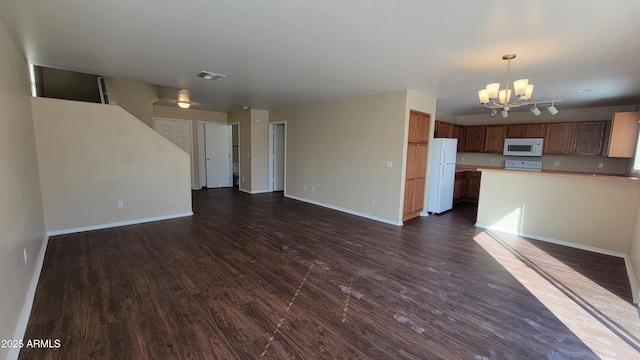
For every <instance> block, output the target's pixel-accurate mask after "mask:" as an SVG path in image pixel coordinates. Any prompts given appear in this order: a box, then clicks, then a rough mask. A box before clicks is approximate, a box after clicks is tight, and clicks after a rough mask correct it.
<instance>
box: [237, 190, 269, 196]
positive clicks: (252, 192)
mask: <svg viewBox="0 0 640 360" xmlns="http://www.w3.org/2000/svg"><path fill="white" fill-rule="evenodd" d="M238 190H240V191H242V192H243V193H247V194H250V195H254V194H264V193H268V192H271V191H269V190H257V191H249V190H247V189H238Z"/></svg>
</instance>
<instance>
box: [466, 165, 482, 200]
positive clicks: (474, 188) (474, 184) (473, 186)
mask: <svg viewBox="0 0 640 360" xmlns="http://www.w3.org/2000/svg"><path fill="white" fill-rule="evenodd" d="M481 174H482V173H481V172H480V171H467V186H466V193H467V199H469V200H474V201H478V199H479V198H480V177H481Z"/></svg>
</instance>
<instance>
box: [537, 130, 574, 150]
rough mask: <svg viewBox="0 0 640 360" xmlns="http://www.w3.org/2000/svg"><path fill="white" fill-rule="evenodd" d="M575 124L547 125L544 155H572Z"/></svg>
mask: <svg viewBox="0 0 640 360" xmlns="http://www.w3.org/2000/svg"><path fill="white" fill-rule="evenodd" d="M572 134H573V123H552V124H547V129H546V131H545V136H544V148H543V151H542V153H543V154H570V153H571V139H572Z"/></svg>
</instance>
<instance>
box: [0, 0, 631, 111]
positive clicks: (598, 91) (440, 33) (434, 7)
mask: <svg viewBox="0 0 640 360" xmlns="http://www.w3.org/2000/svg"><path fill="white" fill-rule="evenodd" d="M639 17H640V1H638V0H613V1H602V0H573V1H570V0H565V1H557V0H534V1H528V2H525V1H509V0H501V1H491V0H485V1H477V0H464V1H463V0H458V1H444V0H439V1H427V0H396V1H394V0H348V1H345V0H322V1H311V0H308V1H295V0H269V1H266V0H234V1H232V0H228V1H221V0H190V1H176V0H106V1H90V0H55V1H52V0H30V1H28V0H2V1H0V19H1V20H2V22H3V23H4V24H5V25H6V26H7V28H8V29H9V31H10V32H11V34H12V36H13V38H14V39H15V41H16V42H17V43H18V45H19V46H20V47H21V48H22V50H23V51H24V53H25V55H26V57H27V58H28V60H29V62H31V63H33V64H36V65H42V66H47V67H53V68H60V69H66V70H73V71H79V72H85V73H91V74H97V75H104V76H112V77H120V78H127V79H132V80H137V81H141V82H146V83H151V84H158V85H164V86H170V87H177V88H182V89H188V90H189V93H190V95H191V101H192V102H193V103H194V108H200V109H208V110H216V111H224V112H226V111H235V110H237V109H240V108H241V107H242V106H249V107H252V108H259V109H275V108H280V107H284V106H291V105H296V104H306V103H317V102H323V101H328V100H334V99H338V98H344V97H354V96H363V95H368V94H374V93H383V92H391V91H398V90H404V89H414V90H418V91H421V92H424V93H426V94H427V95H429V96H432V97H435V98H437V99H438V111H442V112H445V113H448V114H452V115H471V114H483V113H486V112H487V110H486V109H484V108H482V107H481V106H480V105H479V103H478V100H477V91H478V90H479V89H480V88H483V87H484V86H485V85H486V84H487V83H489V82H501V83H502V86H504V81H505V79H504V78H505V73H506V62H505V61H503V60H502V59H501V57H502V55H504V54H507V53H516V54H517V55H518V57H517V58H516V59H515V60H513V62H512V79H515V78H522V77H528V78H529V79H530V81H531V82H532V83H534V84H535V90H534V100H551V99H562V103H561V104H560V105H559V106H558V108H560V109H562V108H579V107H594V106H610V105H629V104H639V103H640V21H638V18H639ZM201 70H207V71H212V72H216V73H221V74H225V75H226V78H224V79H222V80H219V81H205V80H202V79H200V78H197V77H195V74H197V73H198V72H199V71H201ZM584 89H590V90H591V91H589V92H585V93H578V92H577V91H578V90H584Z"/></svg>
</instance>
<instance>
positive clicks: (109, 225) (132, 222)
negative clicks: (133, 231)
mask: <svg viewBox="0 0 640 360" xmlns="http://www.w3.org/2000/svg"><path fill="white" fill-rule="evenodd" d="M192 215H193V211H189V212H185V213H179V214H171V215H163V216H155V217H150V218H142V219H134V220H126V221H117V222H112V223H107V224H100V225H92V226H83V227H77V228H72V229H62V230H53V231H48V232H47V235H49V236H55V235H65V234H73V233H78V232H83V231H91V230H101V229H108V228H113V227H118V226H127V225H135V224H143V223H148V222H152V221H160V220H169V219H176V218H181V217H185V216H192Z"/></svg>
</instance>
